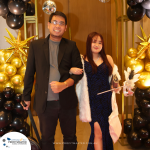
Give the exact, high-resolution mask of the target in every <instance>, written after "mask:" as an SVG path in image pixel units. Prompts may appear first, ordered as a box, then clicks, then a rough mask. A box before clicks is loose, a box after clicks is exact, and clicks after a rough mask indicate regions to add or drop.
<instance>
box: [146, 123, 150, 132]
mask: <svg viewBox="0 0 150 150" xmlns="http://www.w3.org/2000/svg"><path fill="white" fill-rule="evenodd" d="M147 130H148V132H149V133H150V123H148V125H147Z"/></svg>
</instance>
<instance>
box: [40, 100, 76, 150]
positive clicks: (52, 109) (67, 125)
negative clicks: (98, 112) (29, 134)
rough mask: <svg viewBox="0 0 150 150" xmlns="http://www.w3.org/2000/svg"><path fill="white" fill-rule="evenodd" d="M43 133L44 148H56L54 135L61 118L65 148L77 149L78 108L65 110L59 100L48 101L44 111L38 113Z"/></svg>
mask: <svg viewBox="0 0 150 150" xmlns="http://www.w3.org/2000/svg"><path fill="white" fill-rule="evenodd" d="M38 117H39V121H40V130H41V134H42V150H55V148H54V145H55V144H54V136H55V130H56V126H57V121H58V118H59V121H60V127H61V131H62V134H63V143H62V144H64V149H63V150H76V148H77V138H76V108H74V109H69V110H64V109H62V108H61V106H60V104H59V101H48V102H47V107H46V110H45V111H44V113H42V114H38Z"/></svg>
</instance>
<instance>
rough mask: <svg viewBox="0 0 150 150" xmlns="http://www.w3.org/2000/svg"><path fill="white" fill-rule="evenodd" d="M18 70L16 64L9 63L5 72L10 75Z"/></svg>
mask: <svg viewBox="0 0 150 150" xmlns="http://www.w3.org/2000/svg"><path fill="white" fill-rule="evenodd" d="M16 72H17V68H16V67H15V66H14V65H8V66H7V67H6V69H5V73H6V74H7V75H8V76H14V75H15V74H16Z"/></svg>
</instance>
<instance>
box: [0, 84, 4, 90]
mask: <svg viewBox="0 0 150 150" xmlns="http://www.w3.org/2000/svg"><path fill="white" fill-rule="evenodd" d="M3 90H4V84H3V83H0V91H1V92H2V91H3Z"/></svg>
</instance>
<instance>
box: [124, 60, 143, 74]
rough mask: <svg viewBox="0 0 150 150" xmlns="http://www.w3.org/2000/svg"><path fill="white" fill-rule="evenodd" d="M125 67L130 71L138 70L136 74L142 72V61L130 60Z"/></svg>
mask: <svg viewBox="0 0 150 150" xmlns="http://www.w3.org/2000/svg"><path fill="white" fill-rule="evenodd" d="M126 67H129V68H131V70H135V69H138V70H139V71H138V73H140V72H142V71H143V70H144V61H143V60H141V59H137V60H136V58H131V59H130V60H129V61H128V62H127V63H126Z"/></svg>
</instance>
